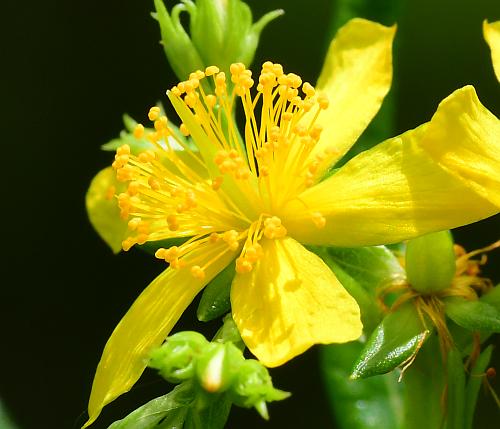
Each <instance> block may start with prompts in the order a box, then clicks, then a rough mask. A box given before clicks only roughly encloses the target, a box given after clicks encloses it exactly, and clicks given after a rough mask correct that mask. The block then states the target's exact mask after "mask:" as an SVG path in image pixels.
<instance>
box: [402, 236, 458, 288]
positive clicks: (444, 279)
mask: <svg viewBox="0 0 500 429" xmlns="http://www.w3.org/2000/svg"><path fill="white" fill-rule="evenodd" d="M455 270H456V267H455V253H454V251H453V237H452V236H451V233H450V232H449V231H440V232H435V233H432V234H427V235H423V236H421V237H418V238H415V239H413V240H410V241H408V244H407V246H406V276H407V279H408V283H409V284H410V285H411V287H412V288H413V289H415V290H416V291H418V292H420V293H423V294H426V293H433V292H438V291H440V290H443V289H446V288H449V287H450V286H451V281H452V279H453V277H454V275H455Z"/></svg>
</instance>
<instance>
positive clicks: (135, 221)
mask: <svg viewBox="0 0 500 429" xmlns="http://www.w3.org/2000/svg"><path fill="white" fill-rule="evenodd" d="M140 223H141V218H140V217H134V218H133V219H130V220H129V222H128V229H130V230H131V231H135V230H136V229H137V227H138V226H139V224H140Z"/></svg>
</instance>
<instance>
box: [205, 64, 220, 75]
mask: <svg viewBox="0 0 500 429" xmlns="http://www.w3.org/2000/svg"><path fill="white" fill-rule="evenodd" d="M217 73H219V67H216V66H208V67H207V68H206V69H205V76H213V75H214V74H217Z"/></svg>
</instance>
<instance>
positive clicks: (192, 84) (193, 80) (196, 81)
mask: <svg viewBox="0 0 500 429" xmlns="http://www.w3.org/2000/svg"><path fill="white" fill-rule="evenodd" d="M188 83H189V85H190V87H191V88H193V90H195V89H196V88H198V87H199V86H200V81H199V79H197V78H196V77H193V78H190V79H189V80H188ZM186 90H187V85H186Z"/></svg>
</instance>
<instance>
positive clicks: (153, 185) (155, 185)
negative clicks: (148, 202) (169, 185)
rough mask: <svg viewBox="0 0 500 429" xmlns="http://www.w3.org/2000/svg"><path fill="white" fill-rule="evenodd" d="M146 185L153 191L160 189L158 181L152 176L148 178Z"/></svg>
mask: <svg viewBox="0 0 500 429" xmlns="http://www.w3.org/2000/svg"><path fill="white" fill-rule="evenodd" d="M148 185H149V187H150V188H151V189H152V190H153V191H159V190H160V189H161V184H160V181H159V180H158V179H157V178H155V177H153V176H149V179H148Z"/></svg>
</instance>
